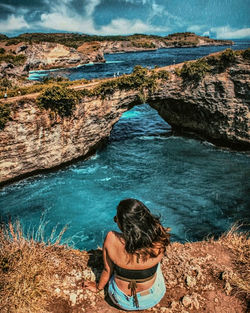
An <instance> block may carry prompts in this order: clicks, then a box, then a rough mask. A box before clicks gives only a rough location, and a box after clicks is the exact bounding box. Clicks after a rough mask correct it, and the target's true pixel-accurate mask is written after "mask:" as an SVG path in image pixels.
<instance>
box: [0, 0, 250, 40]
mask: <svg viewBox="0 0 250 313" xmlns="http://www.w3.org/2000/svg"><path fill="white" fill-rule="evenodd" d="M35 31H36V32H60V31H67V32H79V33H86V34H98V35H117V34H120V35H127V34H134V33H144V34H158V35H167V34H169V33H173V32H185V31H192V32H195V33H196V34H199V35H208V36H210V37H212V38H222V39H229V38H230V39H237V38H238V39H242V38H250V0H0V32H1V33H4V34H6V35H8V36H13V35H17V34H20V33H24V32H35Z"/></svg>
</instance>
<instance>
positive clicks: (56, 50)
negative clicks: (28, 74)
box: [25, 42, 104, 69]
mask: <svg viewBox="0 0 250 313" xmlns="http://www.w3.org/2000/svg"><path fill="white" fill-rule="evenodd" d="M25 54H26V56H27V64H28V65H29V67H30V69H49V68H60V67H73V66H77V65H81V64H86V63H89V62H104V57H103V54H102V53H101V52H96V53H91V54H89V55H86V54H83V53H81V52H79V51H77V50H76V49H74V48H69V47H66V46H64V45H61V44H57V43H48V42H47V43H46V42H45V43H41V44H33V45H31V46H29V47H28V48H27V50H26V53H25Z"/></svg>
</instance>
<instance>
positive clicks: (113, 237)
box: [104, 230, 122, 244]
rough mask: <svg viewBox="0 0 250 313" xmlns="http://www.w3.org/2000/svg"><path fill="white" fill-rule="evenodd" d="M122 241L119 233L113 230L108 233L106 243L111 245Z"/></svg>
mask: <svg viewBox="0 0 250 313" xmlns="http://www.w3.org/2000/svg"><path fill="white" fill-rule="evenodd" d="M118 241H119V242H121V241H122V234H121V233H118V232H117V231H114V230H111V231H109V232H108V233H107V235H106V238H105V241H104V243H105V244H110V243H114V242H118Z"/></svg>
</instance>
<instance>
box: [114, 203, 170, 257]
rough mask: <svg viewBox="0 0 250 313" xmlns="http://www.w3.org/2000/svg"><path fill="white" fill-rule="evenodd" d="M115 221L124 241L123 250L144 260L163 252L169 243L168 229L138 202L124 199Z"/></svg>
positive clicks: (118, 208) (119, 206)
mask: <svg viewBox="0 0 250 313" xmlns="http://www.w3.org/2000/svg"><path fill="white" fill-rule="evenodd" d="M117 219H118V222H119V225H120V228H121V231H122V233H123V237H124V239H125V250H126V251H127V252H128V253H129V254H136V255H137V256H138V257H140V256H141V257H142V259H143V260H146V259H147V258H148V257H157V256H158V255H159V254H160V253H161V252H165V250H166V246H167V245H169V243H170V234H169V233H168V230H169V229H165V228H164V227H163V226H162V225H161V223H160V218H159V217H157V216H155V215H153V214H152V213H151V212H150V211H149V209H148V208H147V207H146V206H145V205H144V204H143V203H142V202H141V201H139V200H136V199H125V200H122V201H121V202H120V203H119V205H118V207H117Z"/></svg>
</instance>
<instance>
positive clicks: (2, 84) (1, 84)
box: [0, 77, 12, 91]
mask: <svg viewBox="0 0 250 313" xmlns="http://www.w3.org/2000/svg"><path fill="white" fill-rule="evenodd" d="M11 87H12V83H11V81H10V80H9V79H8V78H6V77H4V78H2V79H0V90H2V91H5V90H6V88H11Z"/></svg>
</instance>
